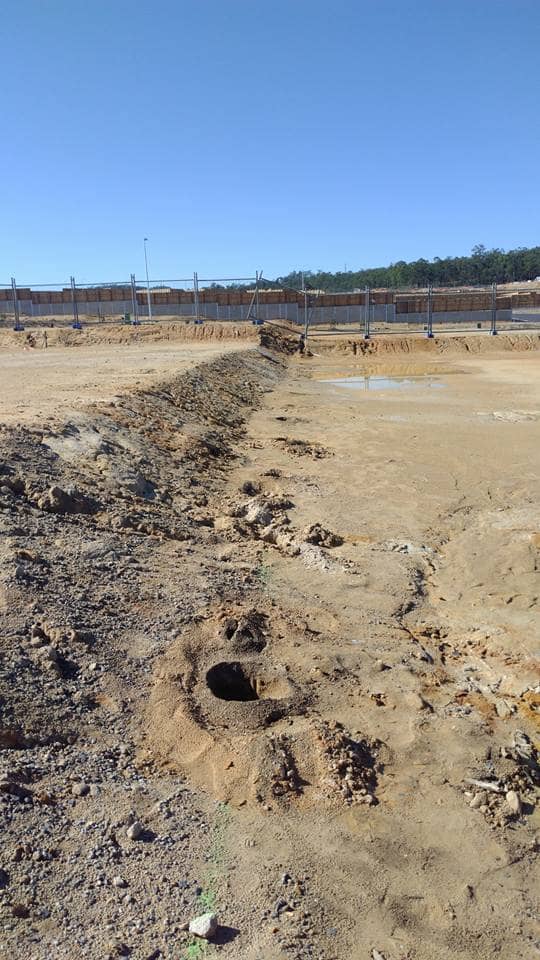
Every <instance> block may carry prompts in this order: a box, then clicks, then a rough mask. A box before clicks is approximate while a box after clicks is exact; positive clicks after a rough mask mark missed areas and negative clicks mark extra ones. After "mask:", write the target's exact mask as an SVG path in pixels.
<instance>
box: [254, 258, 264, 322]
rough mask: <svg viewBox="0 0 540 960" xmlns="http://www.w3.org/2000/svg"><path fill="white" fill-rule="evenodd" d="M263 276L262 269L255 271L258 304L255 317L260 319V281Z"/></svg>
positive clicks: (256, 301)
mask: <svg viewBox="0 0 540 960" xmlns="http://www.w3.org/2000/svg"><path fill="white" fill-rule="evenodd" d="M261 277H262V270H261V271H260V273H259V271H258V270H256V271H255V304H256V305H255V311H256V313H255V319H256V320H258V319H259V281H260V279H261Z"/></svg>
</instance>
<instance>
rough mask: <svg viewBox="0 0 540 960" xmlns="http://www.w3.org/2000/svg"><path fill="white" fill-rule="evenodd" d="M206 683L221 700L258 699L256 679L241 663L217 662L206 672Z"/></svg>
mask: <svg viewBox="0 0 540 960" xmlns="http://www.w3.org/2000/svg"><path fill="white" fill-rule="evenodd" d="M206 683H207V685H208V688H209V689H210V690H211V691H212V693H213V694H214V696H215V697H219V699H220V700H244V701H247V700H258V699H259V695H258V693H257V690H256V689H255V683H254V680H253V679H252V678H251V677H250V676H249V674H248V673H247V671H246V670H245V668H244V667H243V666H242V664H241V663H216V665H215V666H213V667H211V668H210V670H209V671H208V673H207V674H206Z"/></svg>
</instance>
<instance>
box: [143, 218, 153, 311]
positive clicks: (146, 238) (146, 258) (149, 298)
mask: <svg viewBox="0 0 540 960" xmlns="http://www.w3.org/2000/svg"><path fill="white" fill-rule="evenodd" d="M147 243H148V237H145V238H144V244H143V246H144V265H145V267H146V294H147V296H148V319H149V320H151V319H152V299H151V297H150V281H149V279H148V254H147V253H146V244H147Z"/></svg>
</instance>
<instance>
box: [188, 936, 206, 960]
mask: <svg viewBox="0 0 540 960" xmlns="http://www.w3.org/2000/svg"><path fill="white" fill-rule="evenodd" d="M206 947H207V943H206V940H193V941H192V942H191V943H190V944H189V946H188V947H186V951H185V954H184V956H185V958H186V960H200V957H204V955H205V953H206Z"/></svg>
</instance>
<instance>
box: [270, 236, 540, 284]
mask: <svg viewBox="0 0 540 960" xmlns="http://www.w3.org/2000/svg"><path fill="white" fill-rule="evenodd" d="M539 276H540V247H518V248H517V249H516V250H506V251H505V250H500V249H498V248H494V249H493V250H488V249H486V247H484V246H483V245H482V244H477V246H475V247H473V249H472V251H471V255H470V256H469V257H443V258H441V257H434V259H433V260H424V259H423V258H421V259H420V260H412V261H411V262H409V263H407V262H406V261H405V260H398V261H397V263H391V264H390V266H388V267H374V268H372V269H369V270H343V271H338V272H337V273H330V272H328V271H325V270H317V271H312V270H305V271H303V273H302V271H300V270H292V271H291V272H290V273H288V274H287V275H286V276H284V277H278V278H277V279H276V281H275V283H276V285H277V286H283V287H291V288H293V289H295V290H298V289H300V288H301V287H302V278H303V279H304V282H305V284H306V287H307V288H308V289H311V290H325V291H328V292H329V293H340V292H345V291H351V290H355V289H358V288H360V289H363V288H364V287H424V286H426V285H427V284H428V283H432V284H433V285H434V286H437V287H455V286H468V285H471V284H484V283H493V282H494V281H496V282H497V283H509V282H511V281H513V280H534V279H535V278H536V277H539Z"/></svg>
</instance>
